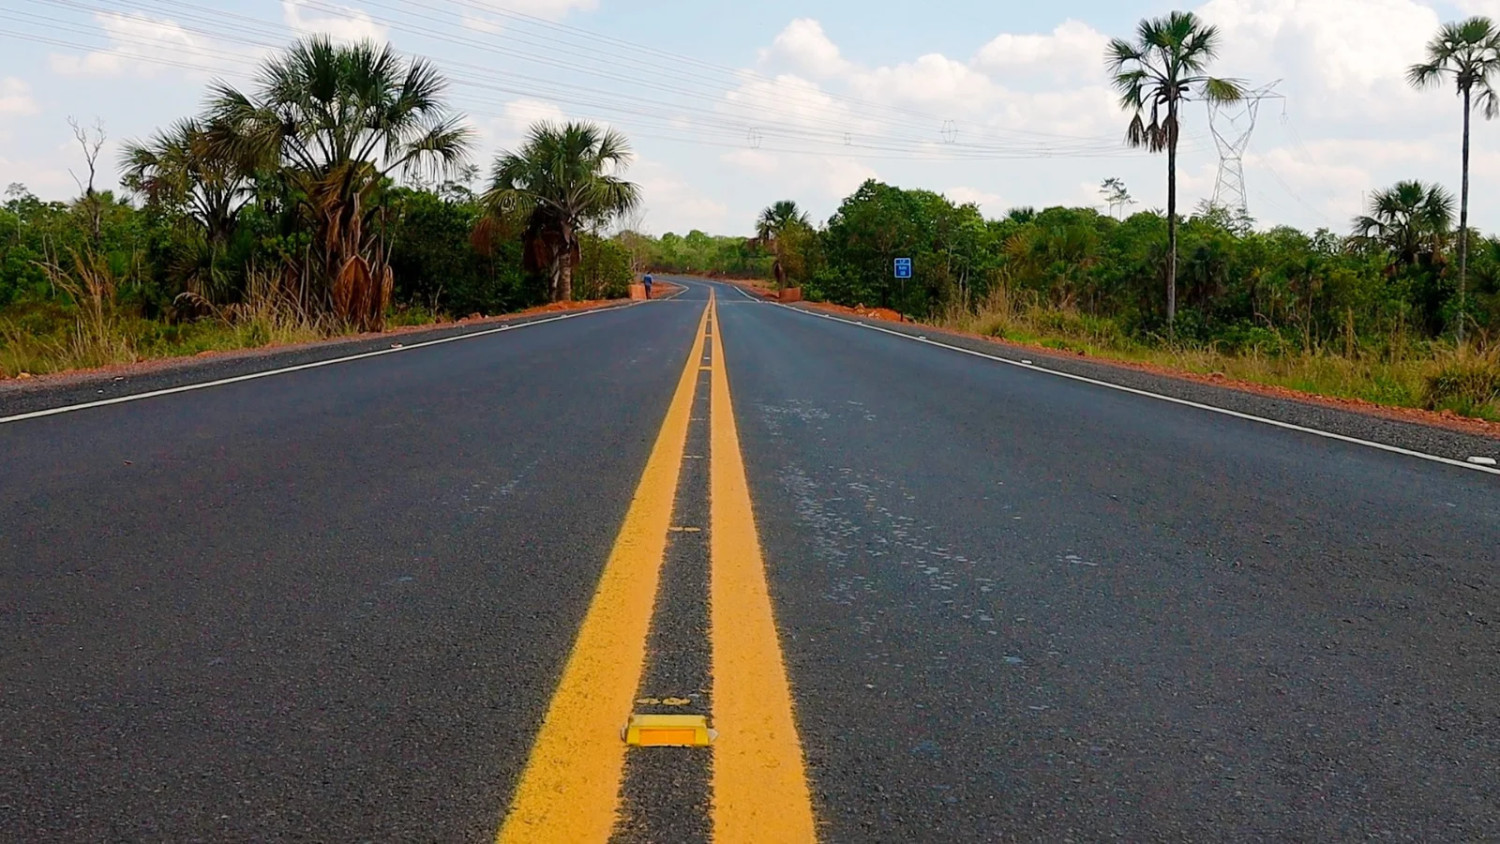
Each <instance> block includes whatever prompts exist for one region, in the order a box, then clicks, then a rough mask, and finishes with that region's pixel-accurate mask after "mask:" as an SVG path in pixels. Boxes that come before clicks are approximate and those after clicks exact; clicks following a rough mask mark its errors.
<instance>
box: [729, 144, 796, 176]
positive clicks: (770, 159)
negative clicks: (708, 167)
mask: <svg viewBox="0 0 1500 844" xmlns="http://www.w3.org/2000/svg"><path fill="white" fill-rule="evenodd" d="M719 160H720V161H722V162H724V163H725V164H731V165H733V166H735V167H738V168H741V169H743V170H749V171H751V172H753V173H760V174H762V175H769V174H771V173H775V172H776V171H777V170H778V169H779V168H780V166H781V160H780V159H779V158H777V157H776V156H774V155H772V154H770V153H768V152H763V151H761V150H758V149H737V150H733V151H731V152H726V153H724V154H723V155H721V156H719Z"/></svg>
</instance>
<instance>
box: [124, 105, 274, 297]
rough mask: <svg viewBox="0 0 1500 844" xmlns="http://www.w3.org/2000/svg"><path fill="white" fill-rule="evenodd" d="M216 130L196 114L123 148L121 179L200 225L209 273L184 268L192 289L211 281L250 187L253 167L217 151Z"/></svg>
mask: <svg viewBox="0 0 1500 844" xmlns="http://www.w3.org/2000/svg"><path fill="white" fill-rule="evenodd" d="M211 138H212V132H211V131H210V130H209V129H208V128H207V127H206V126H205V124H204V123H203V122H202V121H200V120H196V119H187V120H181V121H178V122H177V123H176V124H174V125H173V126H172V127H171V128H170V129H168V130H167V131H164V132H158V133H157V134H156V135H155V136H154V137H152V138H151V139H150V140H149V141H147V142H144V143H142V142H139V141H132V142H129V143H127V144H126V145H125V148H124V150H123V152H122V154H121V163H122V165H123V166H124V170H125V172H124V178H123V179H122V182H123V184H124V185H125V187H126V188H127V189H129V190H130V191H132V192H133V193H136V194H137V195H139V196H141V197H143V198H145V200H146V202H147V203H148V204H151V205H155V206H158V207H164V208H171V209H174V210H180V211H181V212H182V213H183V215H184V216H186V217H187V219H189V220H191V221H193V222H194V223H195V224H196V225H197V227H198V228H199V229H200V230H201V231H202V234H203V238H204V242H205V243H206V245H207V247H208V254H207V256H206V258H207V266H206V269H207V279H206V280H205V279H204V278H203V277H202V276H201V275H200V274H199V272H198V270H201V269H205V268H204V267H194V268H193V269H192V270H191V271H190V272H188V273H186V274H185V275H186V276H187V278H186V281H187V282H188V285H189V287H190V288H192V287H196V288H200V289H193V290H192V292H193V293H196V294H199V295H203V294H204V293H205V292H210V293H212V292H214V291H206V290H205V289H204V288H205V281H206V282H207V285H208V286H212V283H213V281H214V264H215V262H216V261H217V258H218V253H219V251H220V250H221V249H222V248H223V247H224V245H225V244H226V243H227V242H228V241H229V239H230V237H232V236H233V235H234V230H235V227H236V225H237V223H238V221H239V214H240V211H241V209H243V208H244V206H245V202H246V200H247V199H248V197H249V196H250V193H251V187H252V183H251V179H250V174H249V172H248V171H247V170H246V169H245V168H243V167H241V166H239V164H238V163H237V162H233V161H230V160H229V159H227V158H225V157H223V156H219V155H215V154H214V151H213V148H212V143H211Z"/></svg>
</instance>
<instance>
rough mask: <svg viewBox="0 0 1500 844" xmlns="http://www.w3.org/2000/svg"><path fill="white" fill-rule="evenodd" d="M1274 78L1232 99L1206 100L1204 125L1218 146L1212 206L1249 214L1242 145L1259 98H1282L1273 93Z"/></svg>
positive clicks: (1247, 143)
mask: <svg viewBox="0 0 1500 844" xmlns="http://www.w3.org/2000/svg"><path fill="white" fill-rule="evenodd" d="M1279 84H1281V80H1280V79H1278V80H1276V81H1275V82H1272V83H1271V84H1269V85H1266V86H1265V87H1262V88H1257V89H1255V90H1253V91H1246V92H1245V96H1243V97H1241V98H1240V99H1239V100H1237V101H1236V102H1232V103H1215V102H1210V103H1209V104H1208V128H1209V131H1210V132H1212V133H1213V136H1214V146H1216V147H1218V148H1219V177H1218V179H1216V180H1215V181H1214V198H1213V202H1212V204H1213V206H1214V207H1215V208H1225V209H1228V210H1230V211H1236V212H1239V213H1240V214H1241V215H1244V216H1249V214H1250V208H1249V206H1250V201H1249V197H1248V196H1247V195H1246V193H1245V149H1246V148H1247V147H1249V146H1250V135H1251V133H1252V132H1254V131H1255V118H1256V116H1257V115H1258V114H1259V112H1260V104H1261V101H1262V100H1280V99H1285V98H1284V97H1283V96H1282V95H1281V94H1278V93H1276V91H1275V88H1276V86H1277V85H1279Z"/></svg>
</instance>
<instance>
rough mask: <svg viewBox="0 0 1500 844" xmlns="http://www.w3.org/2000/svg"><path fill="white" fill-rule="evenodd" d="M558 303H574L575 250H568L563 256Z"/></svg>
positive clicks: (559, 277)
mask: <svg viewBox="0 0 1500 844" xmlns="http://www.w3.org/2000/svg"><path fill="white" fill-rule="evenodd" d="M557 301H559V302H571V301H573V250H572V249H568V250H567V251H566V252H564V253H563V256H562V267H561V269H560V272H559V273H558V276H557Z"/></svg>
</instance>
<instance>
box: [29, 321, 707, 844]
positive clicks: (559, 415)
mask: <svg viewBox="0 0 1500 844" xmlns="http://www.w3.org/2000/svg"><path fill="white" fill-rule="evenodd" d="M698 315H699V314H698V309H696V308H694V307H691V306H683V305H672V304H669V303H663V304H661V305H659V306H652V307H635V308H626V309H621V310H618V311H612V312H608V313H601V314H594V315H590V316H587V317H580V318H576V319H569V320H566V321H562V322H557V323H553V324H549V325H545V326H535V327H532V328H528V329H525V330H519V331H514V332H504V333H501V334H496V335H490V336H487V337H481V338H475V339H470V340H465V341H461V342H455V343H449V344H445V345H441V346H433V347H429V348H425V349H414V350H411V351H409V352H404V353H401V354H395V355H389V356H385V357H380V358H375V359H369V360H363V361H355V362H351V363H347V364H339V365H335V366H329V367H324V368H320V369H314V370H308V371H303V372H297V373H291V374H287V375H278V376H274V377H270V378H264V379H260V380H256V381H250V382H244V383H239V384H234V385H229V386H224V387H216V388H212V389H206V390H201V391H195V392H190V393H184V394H179V395H173V396H164V397H160V398H153V399H145V400H142V401H139V402H132V403H127V404H121V405H116V406H112V407H106V408H99V409H93V410H86V411H81V412H78V413H69V414H64V415H60V416H55V417H50V418H43V419H36V420H29V421H23V422H18V423H14V424H8V425H0V465H3V466H4V470H3V472H0V560H3V565H0V631H3V639H0V677H3V678H4V684H3V690H0V758H3V759H4V760H5V764H4V765H3V766H0V840H7V841H41V840H51V841H115V840H120V841H192V840H197V841H270V840H318V841H361V840H367V841H489V840H493V836H494V832H495V828H496V826H497V825H498V823H499V820H500V816H501V813H502V812H503V810H504V808H505V805H506V802H507V799H508V796H509V794H510V792H511V790H512V788H513V787H514V783H515V780H516V778H517V776H518V775H519V772H520V769H521V766H522V765H523V764H524V762H525V759H526V754H527V752H528V750H529V748H530V744H531V739H532V737H533V736H534V734H535V732H536V728H537V725H538V724H539V723H540V719H541V716H542V714H543V712H544V711H545V706H546V704H547V701H548V699H549V698H550V696H551V694H552V691H553V688H554V686H555V684H556V680H557V677H558V676H559V675H560V673H561V668H562V662H563V659H564V658H565V657H566V655H567V652H568V649H569V647H570V646H571V644H572V639H573V636H574V635H575V633H576V631H577V629H578V625H579V623H580V621H581V620H582V617H583V613H584V611H585V609H586V607H587V604H588V600H589V598H590V597H591V595H592V593H593V590H594V587H595V584H596V581H597V578H598V575H599V572H600V570H601V568H602V566H603V563H604V560H605V558H606V556H607V554H608V552H609V548H610V546H611V545H612V543H613V541H614V538H615V534H616V532H617V530H618V528H619V523H620V521H621V519H622V518H623V517H624V513H625V510H626V507H627V505H628V503H629V501H630V497H631V494H632V493H633V491H634V488H635V485H636V483H637V481H638V479H639V475H640V471H641V468H642V466H644V464H645V461H646V456H647V454H648V453H649V451H650V448H651V445H652V443H653V441H654V440H655V437H656V433H657V429H658V427H659V426H660V423H661V417H662V413H663V411H664V409H665V407H666V405H667V402H668V401H669V399H670V397H671V394H672V391H673V389H674V388H675V386H676V382H677V378H678V376H679V374H680V372H681V366H682V361H683V359H684V357H685V356H686V354H687V351H688V348H689V347H690V344H691V342H692V337H693V333H694V328H695V326H696V325H697V319H698Z"/></svg>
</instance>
